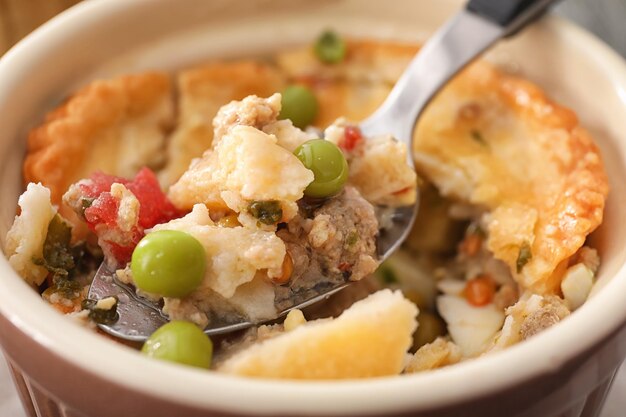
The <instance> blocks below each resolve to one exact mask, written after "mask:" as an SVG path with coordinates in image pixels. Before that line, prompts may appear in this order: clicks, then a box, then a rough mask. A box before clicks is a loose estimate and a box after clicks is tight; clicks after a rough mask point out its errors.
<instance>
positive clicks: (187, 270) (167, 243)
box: [130, 230, 206, 298]
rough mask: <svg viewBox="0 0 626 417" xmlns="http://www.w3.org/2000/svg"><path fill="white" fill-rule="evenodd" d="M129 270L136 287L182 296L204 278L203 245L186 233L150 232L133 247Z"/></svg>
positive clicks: (165, 294) (166, 294)
mask: <svg viewBox="0 0 626 417" xmlns="http://www.w3.org/2000/svg"><path fill="white" fill-rule="evenodd" d="M130 270H131V271H132V274H133V282H134V283H135V285H136V286H137V288H138V289H140V290H142V291H145V292H147V293H152V294H159V295H162V296H166V297H178V298H180V297H184V296H186V295H188V294H189V293H191V292H192V291H193V290H195V289H196V288H197V287H198V285H200V282H202V279H203V278H204V271H205V270H206V258H205V255H204V248H203V247H202V245H201V244H200V242H198V240H197V239H195V238H194V237H193V236H191V235H189V234H187V233H183V232H178V231H175V230H161V231H158V232H154V233H150V234H148V235H147V236H146V237H144V238H143V239H141V241H139V244H137V247H136V248H135V250H134V251H133V256H132V260H131V263H130Z"/></svg>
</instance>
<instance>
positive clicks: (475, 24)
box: [89, 0, 556, 341]
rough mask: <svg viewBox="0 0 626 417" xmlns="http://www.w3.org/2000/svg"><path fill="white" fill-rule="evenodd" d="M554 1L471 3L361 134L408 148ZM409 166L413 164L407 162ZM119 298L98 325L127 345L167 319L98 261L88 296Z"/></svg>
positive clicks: (381, 245) (393, 240)
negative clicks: (442, 106)
mask: <svg viewBox="0 0 626 417" xmlns="http://www.w3.org/2000/svg"><path fill="white" fill-rule="evenodd" d="M555 2H556V1H555V0H471V1H469V3H468V4H467V5H466V7H465V8H464V9H463V10H461V11H460V12H459V13H458V14H457V15H456V16H454V17H452V18H451V19H450V20H449V21H448V22H447V23H446V24H445V25H444V26H443V27H441V28H440V29H439V30H438V31H437V32H436V33H435V34H434V35H433V36H432V37H431V38H430V40H429V41H428V42H427V43H426V44H425V45H424V47H423V48H422V49H421V51H420V53H419V54H418V55H417V56H416V57H415V58H414V59H413V61H412V62H411V63H410V65H409V67H408V68H407V69H406V70H405V72H404V74H403V75H402V77H401V78H400V80H399V81H398V82H397V83H396V85H395V87H394V88H393V90H392V91H391V93H390V94H389V96H388V97H387V99H386V100H385V102H384V103H383V105H382V106H381V107H380V108H379V109H378V110H377V111H376V112H375V113H374V114H373V115H372V116H370V117H369V118H368V119H367V120H365V121H364V122H363V123H361V126H360V127H361V130H362V132H363V133H364V135H365V136H370V137H371V136H373V135H379V134H392V135H393V136H394V137H395V138H396V139H397V140H399V141H402V142H404V143H405V144H406V145H407V146H408V149H412V142H413V131H414V129H415V124H416V121H417V118H418V116H419V115H420V113H421V112H422V110H423V109H424V107H425V106H426V105H427V104H428V103H429V102H430V100H431V99H432V98H433V96H434V95H435V94H436V93H437V92H438V91H439V90H440V89H441V88H442V87H443V86H444V85H445V84H446V82H447V81H448V80H449V79H450V78H452V77H453V76H454V75H455V74H457V73H458V72H459V71H460V70H461V69H462V68H463V67H465V66H466V65H467V64H468V63H470V62H471V61H472V60H474V59H475V58H476V57H478V56H479V55H480V54H481V53H482V52H483V51H485V50H486V49H487V48H488V47H489V46H491V45H492V44H493V43H495V42H496V41H497V40H498V39H500V38H502V37H506V36H510V35H512V34H514V33H516V32H517V31H518V30H520V29H521V28H523V27H524V26H526V25H527V24H528V23H529V22H531V21H532V20H534V19H535V18H537V17H539V16H540V15H541V14H543V12H544V11H545V10H546V9H547V8H548V6H550V5H551V4H552V3H555ZM408 163H409V164H410V165H411V166H413V160H412V158H409V161H408ZM417 207H418V202H416V203H415V204H414V205H413V206H411V207H403V208H399V209H397V210H396V211H395V212H394V215H393V220H394V221H393V226H392V227H391V228H389V229H385V230H384V231H383V232H381V233H380V235H379V237H378V239H377V242H376V243H377V250H378V255H379V258H380V260H381V261H383V260H385V259H386V258H388V257H389V255H391V254H392V253H393V252H394V251H395V250H396V249H397V248H398V247H399V246H400V245H401V244H402V242H403V241H404V240H405V239H406V237H407V235H408V233H409V231H410V230H411V226H412V225H413V222H414V220H415V217H416V215H417ZM348 285H349V284H348V283H346V282H341V283H338V284H336V285H334V286H330V287H329V286H328V285H326V286H323V287H322V289H320V291H319V293H318V294H316V295H314V296H312V297H309V298H307V299H306V300H305V301H303V302H300V301H301V300H298V302H297V304H296V303H295V302H294V305H292V306H291V307H289V308H286V309H284V310H283V311H281V312H280V313H279V314H278V316H277V317H276V318H278V317H282V316H284V315H286V314H287V313H288V312H289V311H290V310H292V309H295V308H303V307H306V306H308V305H311V304H313V303H316V302H317V301H320V300H322V299H325V298H328V297H329V296H330V295H332V294H334V293H336V292H338V291H340V290H342V289H343V288H345V287H346V286H348ZM112 295H113V296H116V297H117V298H118V308H117V311H118V314H119V319H118V320H117V322H116V323H115V324H112V325H106V324H100V325H99V327H100V328H101V329H102V330H104V331H105V332H107V333H109V334H111V335H113V336H116V337H119V338H122V339H126V340H131V341H143V340H145V339H146V338H147V337H148V336H150V335H151V334H152V333H153V332H154V331H155V330H156V329H157V328H159V327H160V326H162V325H163V324H165V323H166V322H167V321H168V318H167V316H165V315H164V314H163V313H162V311H161V308H160V306H159V305H158V304H156V303H152V302H150V301H148V300H146V299H144V298H141V297H138V296H137V295H136V294H135V291H134V289H133V288H132V287H131V286H128V285H126V284H123V283H121V282H120V281H119V280H118V279H117V277H116V276H115V273H114V271H111V270H110V269H108V268H107V266H106V263H103V264H102V265H101V266H100V268H99V269H98V271H97V272H96V275H95V277H94V280H93V283H92V285H91V288H90V290H89V298H92V299H101V298H104V297H108V296H112ZM256 324H259V323H251V322H248V321H244V322H236V323H226V322H223V323H217V322H215V321H213V322H212V323H211V327H210V328H207V329H205V333H206V334H209V335H213V334H220V333H227V332H232V331H236V330H241V329H245V328H248V327H251V326H253V325H256Z"/></svg>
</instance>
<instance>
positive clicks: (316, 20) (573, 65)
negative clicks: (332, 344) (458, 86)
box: [0, 0, 626, 414]
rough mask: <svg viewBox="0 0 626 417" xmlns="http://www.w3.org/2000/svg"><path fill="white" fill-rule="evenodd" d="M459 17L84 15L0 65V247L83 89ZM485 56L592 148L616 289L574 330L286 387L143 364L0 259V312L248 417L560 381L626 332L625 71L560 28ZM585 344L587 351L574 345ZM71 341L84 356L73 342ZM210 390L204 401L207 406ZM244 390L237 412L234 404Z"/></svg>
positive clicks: (58, 345) (591, 305) (81, 356)
mask: <svg viewBox="0 0 626 417" xmlns="http://www.w3.org/2000/svg"><path fill="white" fill-rule="evenodd" d="M183 4H184V7H183V6H182V5H183ZM459 4H460V2H459V1H456V0H445V1H442V0H439V1H437V2H435V1H431V2H425V1H414V0H387V1H385V2H379V1H375V0H371V1H361V0H346V1H330V0H328V1H316V2H309V1H305V0H297V1H294V0H277V1H257V2H246V1H233V0H230V1H229V0H226V1H212V2H206V1H202V0H187V1H185V2H184V3H183V2H171V1H166V0H153V1H151V2H122V1H119V2H87V3H84V4H81V5H80V6H78V7H76V8H74V9H72V10H70V11H69V12H67V13H65V14H63V15H62V16H60V17H58V18H56V19H54V20H53V21H51V22H50V23H48V24H47V25H45V26H44V27H43V28H42V29H40V30H38V31H37V32H35V33H34V34H33V35H31V36H30V37H28V38H27V39H26V40H25V41H24V42H22V43H21V44H20V45H18V46H17V47H16V48H15V49H14V50H12V51H11V52H10V53H8V54H7V55H6V56H5V57H4V58H3V59H2V60H1V61H0V114H2V115H3V117H2V118H0V132H2V136H0V189H2V191H3V192H2V199H1V204H0V240H1V241H2V243H4V236H5V235H6V232H7V230H8V228H9V227H10V224H11V222H12V220H13V216H14V215H15V209H16V201H17V196H18V195H19V194H20V192H21V190H22V185H21V176H20V172H21V161H22V157H23V152H24V141H25V135H26V132H27V131H28V129H29V128H31V127H32V126H34V125H35V124H37V123H39V122H40V121H41V117H42V115H43V114H44V112H45V111H46V110H49V109H50V108H51V107H52V106H53V105H55V104H57V103H58V102H59V101H60V100H61V99H63V97H65V96H66V95H67V94H68V93H69V92H71V91H72V90H73V89H74V88H76V87H77V86H78V85H81V84H83V83H85V82H86V81H88V80H91V79H94V78H97V77H102V76H110V75H115V74H119V73H124V72H132V71H139V70H143V69H165V70H172V69H175V68H179V67H183V66H186V65H189V64H191V63H194V62H198V61H202V60H203V59H210V58H214V57H234V56H242V55H250V54H253V55H258V54H262V53H264V52H267V51H271V50H273V49H276V48H278V47H283V46H288V45H291V44H302V43H305V42H308V41H310V40H311V39H312V38H313V37H314V36H316V34H318V33H319V31H320V30H322V29H324V28H327V27H332V28H336V29H338V30H340V31H341V32H343V33H346V34H349V35H353V36H359V37H376V38H381V37H382V38H393V39H401V40H409V41H411V40H415V41H420V40H424V38H425V37H426V36H427V34H428V33H430V32H432V31H433V30H434V29H435V28H436V27H437V26H438V25H439V24H441V23H442V22H443V21H444V20H445V18H446V17H447V16H449V15H450V14H451V13H452V12H453V11H454V10H456V8H458V6H459ZM489 57H490V59H492V60H494V61H495V62H497V63H499V64H500V65H502V66H504V67H506V68H507V69H509V70H513V71H516V72H519V73H521V74H523V75H524V76H526V77H528V78H529V79H531V80H533V81H535V82H536V83H537V84H539V85H540V86H542V87H543V88H545V90H546V91H548V92H549V94H550V95H551V96H552V97H554V98H556V99H557V100H558V101H559V102H562V103H566V104H567V105H568V106H569V107H571V108H573V109H574V110H575V111H576V112H577V113H578V115H579V116H580V119H581V120H582V123H583V125H584V126H586V127H587V128H588V129H589V130H590V131H591V132H592V133H593V135H594V136H595V137H596V139H597V141H598V143H599V144H600V147H601V149H602V153H603V156H604V159H605V162H606V166H607V170H608V172H609V176H610V181H611V196H610V198H609V201H608V206H607V210H606V223H605V225H604V226H603V227H602V228H601V230H600V231H599V232H598V233H596V235H595V237H594V241H595V245H596V247H598V248H600V249H601V254H602V258H603V264H602V269H601V271H600V274H599V285H598V287H610V288H602V289H600V288H597V291H596V292H595V296H594V297H593V298H592V299H591V300H590V301H589V302H588V303H587V304H585V305H584V306H583V307H582V308H581V309H580V310H579V311H577V312H576V313H575V314H573V315H572V317H570V318H568V319H567V320H566V321H564V322H563V323H562V324H559V325H558V326H555V327H554V328H551V329H549V330H548V331H546V332H544V333H542V334H540V335H538V336H537V337H535V338H533V339H532V340H530V341H528V342H525V343H522V344H520V345H517V346H515V347H513V348H510V349H508V350H506V351H504V352H501V353H497V354H493V355H490V356H486V357H484V358H481V359H478V360H474V361H469V362H466V363H462V364H460V365H456V366H454V367H450V368H445V369H442V370H439V371H436V372H432V373H428V374H418V375H412V376H403V377H397V378H382V379H373V380H368V381H345V382H332V383H329V382H327V383H298V384H294V383H291V382H280V381H271V382H270V381H259V380H250V379H240V378H233V377H228V376H223V375H219V374H215V373H210V372H203V371H197V370H194V369H186V368H183V367H177V366H173V365H169V364H166V363H157V362H155V361H150V360H148V359H145V358H143V357H141V356H140V355H139V354H137V352H135V351H132V350H131V349H128V348H125V347H123V346H119V345H117V344H114V343H112V342H110V341H108V340H105V339H104V338H101V337H99V336H97V335H94V334H92V333H90V332H88V331H86V330H84V329H83V328H81V327H79V326H77V325H76V324H74V323H72V322H71V321H69V320H67V319H66V318H64V317H62V316H61V315H60V314H58V313H56V312H55V311H54V310H53V309H52V308H51V307H49V306H48V305H46V304H45V303H44V302H42V301H41V299H40V297H39V296H38V295H37V294H36V293H35V292H34V291H32V289H30V288H29V287H28V286H27V285H26V284H24V283H23V282H22V281H21V280H20V279H19V277H17V275H16V274H15V273H14V272H13V271H12V270H11V269H10V267H9V266H8V263H7V262H6V259H5V258H4V257H0V311H1V312H2V314H4V315H5V316H7V317H9V318H10V319H11V320H13V322H14V323H16V324H17V325H18V326H20V327H21V328H22V329H24V331H26V332H28V333H29V334H31V335H32V336H33V337H35V338H37V340H39V341H41V343H44V344H45V345H46V346H48V347H49V348H50V349H52V350H53V351H55V352H57V353H58V354H59V355H61V356H63V357H65V358H69V359H70V360H72V361H73V362H75V363H78V364H80V365H81V366H83V367H85V368H87V369H90V370H93V371H94V372H96V373H98V374H100V375H102V376H104V377H106V378H108V379H110V380H112V381H116V382H117V383H120V384H122V385H125V386H132V387H134V388H136V389H140V390H146V391H150V392H152V393H154V394H156V395H159V396H162V397H165V398H174V399H177V400H178V401H180V402H184V403H187V404H195V405H198V406H200V407H218V408H221V409H228V410H233V411H247V412H250V413H268V412H279V411H280V412H283V413H290V412H291V413H293V412H296V411H297V410H313V409H314V410H317V411H318V412H320V413H324V412H329V413H330V412H333V413H341V412H346V413H347V412H351V413H353V414H367V413H374V412H383V411H387V412H390V411H393V410H405V409H408V408H411V409H415V408H417V407H416V405H417V404H420V405H422V406H433V405H437V404H443V403H446V402H447V403H450V402H454V401H455V400H459V399H461V398H465V397H471V396H474V395H477V394H479V393H481V392H488V391H489V390H492V389H496V388H502V387H505V386H508V385H511V384H513V383H514V382H515V381H517V380H520V379H523V378H527V377H530V376H533V375H537V374H538V373H540V372H545V371H546V370H550V369H556V368H557V367H558V366H559V365H560V364H561V363H563V361H565V360H566V358H568V357H571V356H573V355H574V354H576V353H578V352H581V351H582V350H584V349H586V348H588V347H589V346H590V345H591V344H593V342H594V341H596V340H599V339H600V338H601V337H602V336H603V335H606V334H607V333H608V332H609V331H611V330H612V329H614V328H616V327H617V326H618V325H619V324H620V323H621V322H623V321H624V320H625V319H626V311H623V309H621V310H617V309H619V308H620V306H621V305H622V304H621V301H622V299H621V297H620V294H624V293H626V272H625V271H624V263H625V262H624V261H625V259H626V247H624V245H623V244H622V241H623V239H624V236H626V222H625V221H624V220H623V218H622V216H620V207H624V206H625V205H626V204H625V203H626V201H625V200H626V190H625V187H626V185H625V184H626V172H625V166H626V163H625V161H626V139H623V138H622V134H623V120H624V119H625V118H626V69H625V65H624V63H623V62H622V61H621V60H620V59H619V58H618V57H617V55H616V54H614V53H612V52H611V51H610V50H608V48H606V47H605V46H604V45H603V44H601V43H600V42H599V41H597V40H596V39H595V38H593V37H592V36H590V35H588V34H587V33H585V32H583V31H581V30H580V29H577V28H576V27H573V26H572V25H570V24H567V23H564V22H562V21H560V20H558V19H555V18H550V19H545V20H544V21H542V22H540V23H539V24H537V25H535V26H534V27H532V28H531V29H529V30H528V31H526V32H524V33H523V34H522V35H520V36H519V37H516V38H515V39H512V40H510V41H506V42H503V43H502V44H500V45H499V46H498V47H497V48H496V49H495V50H494V51H492V52H491V53H490V54H489ZM531 169H532V168H531ZM609 232H610V233H609ZM607 306H610V307H611V308H613V309H614V310H611V309H610V308H607ZM41 317H45V320H41V319H40V318H41ZM43 323H46V325H43ZM583 331H584V332H585V334H586V335H587V339H586V340H585V341H581V340H580V339H579V337H578V335H579V334H580V333H581V332H583ZM77 339H80V340H81V348H80V349H78V348H77V345H76V344H75V343H73V341H75V340H77ZM540 352H541V353H540ZM521 364H523V365H521ZM467 381H472V384H467ZM176 387H183V388H182V389H179V388H176ZM207 389H210V391H211V393H212V395H210V396H208V395H206V392H207ZM244 390H245V391H246V393H247V399H248V401H245V402H243V401H240V398H239V393H240V392H243V391H244Z"/></svg>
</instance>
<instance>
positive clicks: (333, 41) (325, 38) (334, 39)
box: [313, 30, 346, 64]
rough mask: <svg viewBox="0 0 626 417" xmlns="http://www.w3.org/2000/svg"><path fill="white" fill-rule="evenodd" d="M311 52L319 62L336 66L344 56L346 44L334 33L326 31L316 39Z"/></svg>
mask: <svg viewBox="0 0 626 417" xmlns="http://www.w3.org/2000/svg"><path fill="white" fill-rule="evenodd" d="M313 50H314V51H315V55H316V56H317V58H318V59H319V60H320V61H322V62H324V63H326V64H336V63H338V62H341V61H342V60H343V59H344V57H345V56H346V43H345V42H344V40H343V39H341V38H340V37H339V35H337V34H336V33H335V32H333V31H330V30H327V31H325V32H324V33H322V34H321V35H320V37H319V38H317V41H316V42H315V46H314V47H313Z"/></svg>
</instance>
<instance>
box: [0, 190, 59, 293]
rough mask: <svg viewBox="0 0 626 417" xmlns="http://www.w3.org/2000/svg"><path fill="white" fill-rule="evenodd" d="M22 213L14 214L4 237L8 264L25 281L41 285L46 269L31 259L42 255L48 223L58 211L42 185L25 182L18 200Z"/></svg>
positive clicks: (46, 273)
mask: <svg viewBox="0 0 626 417" xmlns="http://www.w3.org/2000/svg"><path fill="white" fill-rule="evenodd" d="M18 204H19V206H20V208H21V210H22V212H21V213H20V214H19V215H18V216H16V217H15V222H14V223H13V226H12V227H11V230H9V233H8V234H7V239H6V248H5V250H6V254H7V256H8V257H9V263H10V264H11V266H12V267H13V269H15V271H16V272H17V273H18V274H20V276H21V277H22V278H24V280H26V282H28V283H29V284H31V285H41V284H42V283H43V281H44V279H45V278H46V276H47V275H48V270H47V269H46V268H44V267H43V266H40V265H36V264H35V263H34V262H33V260H34V259H41V258H42V256H43V244H44V242H45V241H46V235H47V234H48V225H49V224H50V220H52V218H53V217H54V215H55V214H56V212H57V210H56V209H55V208H54V207H53V206H52V204H51V203H50V190H49V189H47V188H46V187H44V186H43V185H41V184H34V183H30V184H28V187H27V188H26V191H25V192H24V194H22V195H21V196H20V199H19V202H18Z"/></svg>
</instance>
